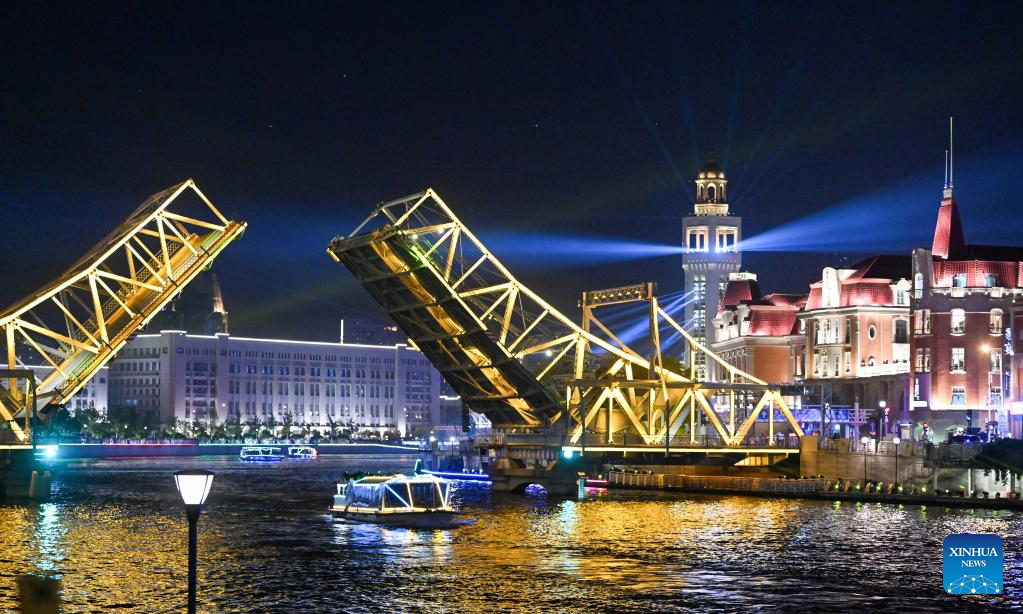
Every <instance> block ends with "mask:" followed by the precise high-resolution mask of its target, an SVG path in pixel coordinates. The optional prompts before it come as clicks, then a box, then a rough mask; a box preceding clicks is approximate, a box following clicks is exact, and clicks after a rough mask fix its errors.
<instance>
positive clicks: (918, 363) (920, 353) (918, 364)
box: [913, 348, 924, 373]
mask: <svg viewBox="0 0 1023 614" xmlns="http://www.w3.org/2000/svg"><path fill="white" fill-rule="evenodd" d="M913 369H914V370H915V371H916V372H917V373H922V372H923V370H924V350H923V348H917V349H916V360H915V361H914V362H913Z"/></svg>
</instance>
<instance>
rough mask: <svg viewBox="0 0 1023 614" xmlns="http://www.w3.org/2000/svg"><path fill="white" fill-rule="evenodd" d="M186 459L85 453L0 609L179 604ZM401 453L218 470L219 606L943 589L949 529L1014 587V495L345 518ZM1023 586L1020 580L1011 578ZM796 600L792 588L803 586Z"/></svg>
mask: <svg viewBox="0 0 1023 614" xmlns="http://www.w3.org/2000/svg"><path fill="white" fill-rule="evenodd" d="M192 462H193V461H179V462H173V461H160V460H145V461H123V462H110V461H102V462H96V463H79V464H76V465H74V466H72V467H69V468H65V470H64V471H63V472H62V473H61V474H59V476H58V480H59V481H60V483H59V490H58V494H57V496H56V497H55V500H54V501H53V502H52V503H46V504H41V505H25V506H6V507H4V508H3V512H4V514H3V516H2V517H0V548H2V550H0V552H3V555H2V557H0V573H2V574H3V575H4V576H5V577H6V578H7V579H8V581H7V582H5V583H3V586H2V587H0V610H11V609H13V608H14V597H15V595H14V588H13V578H14V577H15V576H17V575H19V574H21V573H25V572H26V571H32V572H36V573H51V574H55V575H58V576H60V577H61V579H62V582H63V586H64V598H65V602H66V608H65V609H66V611H67V612H89V611H95V610H99V609H105V608H113V607H120V608H124V609H127V610H130V611H140V612H162V611H178V610H180V607H181V604H182V603H183V602H184V591H183V586H184V580H185V578H184V573H185V561H186V559H185V545H186V544H185V536H186V525H185V521H184V518H183V514H182V512H181V509H180V505H179V503H178V501H177V495H176V493H175V491H174V486H173V483H172V481H171V480H170V478H169V476H170V473H171V472H172V471H174V470H175V469H179V468H184V467H186V466H197V464H196V465H189V463H192ZM406 464H407V463H406V461H405V460H400V461H399V460H394V459H373V460H367V459H365V458H348V459H331V458H322V459H320V460H318V461H316V462H315V463H303V464H302V465H301V466H298V465H290V466H288V465H287V464H281V465H278V466H276V467H255V468H253V467H247V466H241V465H240V464H239V463H238V462H237V461H233V460H229V459H221V460H209V459H204V461H203V466H211V465H212V468H213V469H214V470H216V471H217V472H218V476H217V483H216V484H215V486H214V490H213V492H212V493H211V495H210V500H209V505H208V509H207V512H206V513H205V514H204V515H203V518H202V520H201V523H200V596H201V602H202V603H203V604H205V607H206V608H208V611H222V612H253V611H260V612H261V611H281V610H290V611H317V610H318V611H353V610H360V611H408V612H418V611H437V610H449V611H466V612H469V611H496V610H508V611H522V612H526V611H528V612H534V611H536V610H538V609H546V610H551V611H558V612H562V611H566V612H573V611H578V612H584V611H585V612H592V611H625V610H631V611H658V610H681V611H704V610H706V609H715V608H721V607H725V608H726V609H728V610H736V611H745V610H760V609H765V608H766V609H788V608H789V607H793V606H794V604H798V605H799V606H800V607H801V608H803V609H807V610H822V609H836V608H837V609H843V610H844V609H855V608H858V607H859V608H867V607H873V606H874V605H875V604H876V603H877V600H878V599H884V600H885V601H884V603H885V604H886V607H889V608H892V609H898V608H912V609H928V608H931V609H933V610H935V611H940V610H941V609H943V605H942V604H944V603H945V602H944V601H933V602H931V601H928V600H927V599H928V598H929V597H933V598H935V599H942V596H941V594H940V592H939V591H940V583H941V556H940V548H941V540H942V539H943V538H944V536H945V535H947V534H949V533H963V532H973V533H977V532H996V533H999V534H1001V535H1003V536H1004V537H1005V559H1006V563H1007V564H1006V574H1005V581H1006V587H1007V590H1006V592H1005V593H1004V594H1003V595H1001V596H992V597H985V598H984V599H985V600H984V601H957V607H960V608H961V609H966V610H969V609H971V608H977V609H980V608H984V607H991V606H1001V607H1006V606H1015V605H1019V604H1018V603H1015V602H1014V601H1013V599H1014V598H1013V597H1012V595H1015V594H1018V593H1019V592H1020V589H1021V588H1023V565H1021V555H1020V549H1021V546H1020V541H1019V538H1017V537H1016V536H1017V535H1018V534H1019V529H1020V528H1021V525H1023V522H1021V519H1020V516H1019V515H1018V514H1016V513H1012V512H999V513H991V512H987V511H980V510H977V511H976V512H974V513H971V512H970V511H968V510H963V511H956V510H947V509H946V510H938V509H930V510H928V509H925V508H922V507H914V506H899V505H873V504H871V505H860V504H855V505H853V504H848V503H845V504H843V503H838V502H835V503H831V502H814V501H794V500H783V499H746V498H742V497H728V496H693V495H677V494H666V493H656V492H633V493H629V492H622V491H614V490H612V491H608V492H592V493H590V492H589V491H588V492H587V496H586V497H585V498H584V499H583V500H576V499H559V498H554V497H546V496H538V497H523V496H521V495H505V494H500V493H491V492H490V491H489V490H486V489H481V488H479V487H473V486H471V485H464V486H462V487H461V488H459V489H457V490H456V491H455V492H454V494H453V498H454V501H455V504H456V505H457V506H460V507H461V508H462V509H463V510H464V511H465V512H466V513H468V514H470V515H472V516H475V517H477V518H478V519H479V520H478V522H477V523H476V524H475V525H471V526H466V527H461V528H459V529H455V530H446V531H422V530H410V529H396V528H390V527H385V526H379V525H371V524H360V523H349V522H343V521H337V520H334V519H333V518H331V517H330V515H329V514H328V513H327V506H328V505H329V502H330V494H331V493H332V492H333V483H334V480H335V479H336V478H337V477H338V476H340V474H341V472H342V471H346V470H354V469H372V468H374V467H373V465H375V466H377V467H383V466H387V467H389V468H393V469H403V468H406V467H405V465H406ZM1014 589H1015V590H1014ZM793 600H796V601H793ZM724 604H727V605H724Z"/></svg>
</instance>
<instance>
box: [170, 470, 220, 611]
mask: <svg viewBox="0 0 1023 614" xmlns="http://www.w3.org/2000/svg"><path fill="white" fill-rule="evenodd" d="M213 475H214V473H213V472H212V471H207V470H205V469H184V470H182V471H177V472H175V473H174V484H175V485H176V486H177V487H178V494H180V495H181V502H182V503H184V504H185V516H186V517H187V518H188V614H195V585H196V577H195V566H196V558H197V554H196V553H197V550H198V532H197V528H196V524H197V523H198V522H199V514H200V513H201V512H202V506H203V504H204V503H206V496H207V495H209V494H210V486H212V485H213Z"/></svg>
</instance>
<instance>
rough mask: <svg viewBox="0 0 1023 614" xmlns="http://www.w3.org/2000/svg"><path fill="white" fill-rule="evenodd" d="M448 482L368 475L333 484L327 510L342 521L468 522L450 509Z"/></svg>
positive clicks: (396, 523) (438, 524) (436, 525)
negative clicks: (333, 492)
mask: <svg viewBox="0 0 1023 614" xmlns="http://www.w3.org/2000/svg"><path fill="white" fill-rule="evenodd" d="M450 496H451V485H450V483H449V482H448V481H447V480H445V479H443V478H438V477H437V476H433V475H394V476H382V475H372V476H367V477H363V478H359V479H357V480H356V479H351V480H348V481H347V482H345V483H342V484H338V485H337V494H336V495H334V505H333V506H331V508H330V509H331V512H332V513H333V514H334V515H335V516H340V517H341V518H345V519H346V520H358V521H362V522H373V523H378V524H387V525H393V526H399V527H410V528H422V529H443V528H448V527H455V526H459V525H463V524H468V523H470V522H472V521H471V520H469V521H467V520H464V519H460V518H459V517H458V514H457V513H456V512H455V510H453V509H452V508H451V505H450V502H449V498H450Z"/></svg>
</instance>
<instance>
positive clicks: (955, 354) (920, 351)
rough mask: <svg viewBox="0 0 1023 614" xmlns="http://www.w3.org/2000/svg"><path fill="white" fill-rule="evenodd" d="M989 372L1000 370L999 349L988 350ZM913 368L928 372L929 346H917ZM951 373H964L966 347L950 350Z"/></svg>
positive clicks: (999, 371)
mask: <svg viewBox="0 0 1023 614" xmlns="http://www.w3.org/2000/svg"><path fill="white" fill-rule="evenodd" d="M988 355H989V356H990V358H989V367H988V372H989V373H1001V372H1002V351H1001V350H999V349H993V350H990V352H989V353H988ZM914 368H915V370H916V372H917V373H929V372H930V370H931V348H917V349H916V357H915V362H914ZM949 371H950V372H951V373H966V348H962V347H954V348H952V351H951V361H950V363H949Z"/></svg>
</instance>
